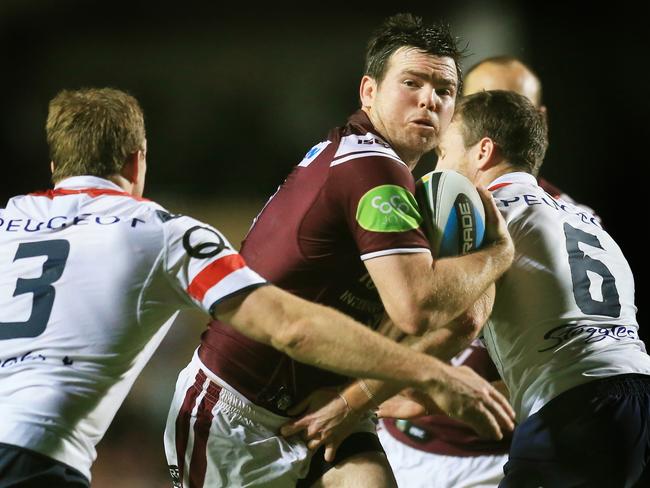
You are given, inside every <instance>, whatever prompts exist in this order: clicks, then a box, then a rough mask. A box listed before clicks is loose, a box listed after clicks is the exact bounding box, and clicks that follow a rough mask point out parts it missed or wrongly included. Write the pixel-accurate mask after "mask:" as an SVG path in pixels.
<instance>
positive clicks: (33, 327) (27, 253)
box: [0, 239, 70, 340]
mask: <svg viewBox="0 0 650 488" xmlns="http://www.w3.org/2000/svg"><path fill="white" fill-rule="evenodd" d="M69 253H70V243H69V242H68V241H66V240H63V239H55V240H51V241H41V242H23V243H22V244H20V245H19V246H18V250H17V251H16V256H15V257H14V262H16V261H17V260H18V259H25V258H33V257H38V256H46V257H47V259H46V261H45V263H43V273H42V274H41V275H40V276H39V277H38V278H18V280H17V281H16V289H15V291H14V294H13V296H14V297H16V296H18V295H23V294H25V293H32V294H33V302H32V310H31V313H30V315H29V319H27V321H25V322H0V340H3V339H16V338H19V337H36V336H38V335H41V334H42V333H43V331H44V330H45V327H46V325H47V321H48V320H49V319H50V314H51V313H52V306H53V305H54V296H55V294H56V291H55V290H54V287H53V286H52V284H53V283H55V282H56V281H57V280H58V279H59V278H61V275H62V274H63V269H64V267H65V263H66V261H67V260H68V254H69Z"/></svg>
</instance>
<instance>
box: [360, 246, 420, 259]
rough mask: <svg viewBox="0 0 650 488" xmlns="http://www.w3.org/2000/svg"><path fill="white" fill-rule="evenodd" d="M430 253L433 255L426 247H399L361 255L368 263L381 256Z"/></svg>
mask: <svg viewBox="0 0 650 488" xmlns="http://www.w3.org/2000/svg"><path fill="white" fill-rule="evenodd" d="M423 252H428V253H431V250H430V249H427V248H426V247H398V248H395V249H384V250H383V251H375V252H369V253H367V254H362V255H361V260H362V261H367V260H368V259H373V258H378V257H380V256H390V255H391V254H416V253H423Z"/></svg>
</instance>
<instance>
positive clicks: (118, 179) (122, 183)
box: [105, 174, 135, 195]
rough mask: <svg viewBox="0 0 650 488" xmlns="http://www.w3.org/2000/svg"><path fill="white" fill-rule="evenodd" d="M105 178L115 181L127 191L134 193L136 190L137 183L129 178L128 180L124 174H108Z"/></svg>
mask: <svg viewBox="0 0 650 488" xmlns="http://www.w3.org/2000/svg"><path fill="white" fill-rule="evenodd" d="M105 178H106V179H107V180H108V181H110V182H112V183H115V184H116V185H117V186H119V187H120V188H121V189H122V190H124V191H125V192H126V193H128V194H130V195H133V192H134V190H135V185H134V184H133V183H131V182H130V181H129V180H127V179H126V178H125V177H124V176H122V175H119V174H118V175H110V176H106V177H105Z"/></svg>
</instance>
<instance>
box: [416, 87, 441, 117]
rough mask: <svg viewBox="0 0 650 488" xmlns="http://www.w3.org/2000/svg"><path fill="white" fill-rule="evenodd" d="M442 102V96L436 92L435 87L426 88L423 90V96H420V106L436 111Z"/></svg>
mask: <svg viewBox="0 0 650 488" xmlns="http://www.w3.org/2000/svg"><path fill="white" fill-rule="evenodd" d="M439 103H440V97H439V96H438V94H437V93H436V90H435V88H433V87H431V88H426V89H424V90H422V97H421V98H420V104H419V107H420V108H425V109H427V110H431V111H432V112H435V110H436V108H437V107H438V104H439Z"/></svg>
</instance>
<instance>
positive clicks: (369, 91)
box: [359, 75, 377, 108]
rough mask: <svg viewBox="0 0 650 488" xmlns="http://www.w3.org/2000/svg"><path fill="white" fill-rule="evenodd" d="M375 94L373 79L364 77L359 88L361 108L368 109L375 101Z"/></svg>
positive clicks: (375, 84)
mask: <svg viewBox="0 0 650 488" xmlns="http://www.w3.org/2000/svg"><path fill="white" fill-rule="evenodd" d="M376 92H377V82H376V81H375V79H374V78H372V77H370V76H368V75H365V76H364V77H363V78H361V85H360V86H359V98H360V99H361V106H362V107H364V108H370V107H372V105H373V102H374V100H375V94H376Z"/></svg>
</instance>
